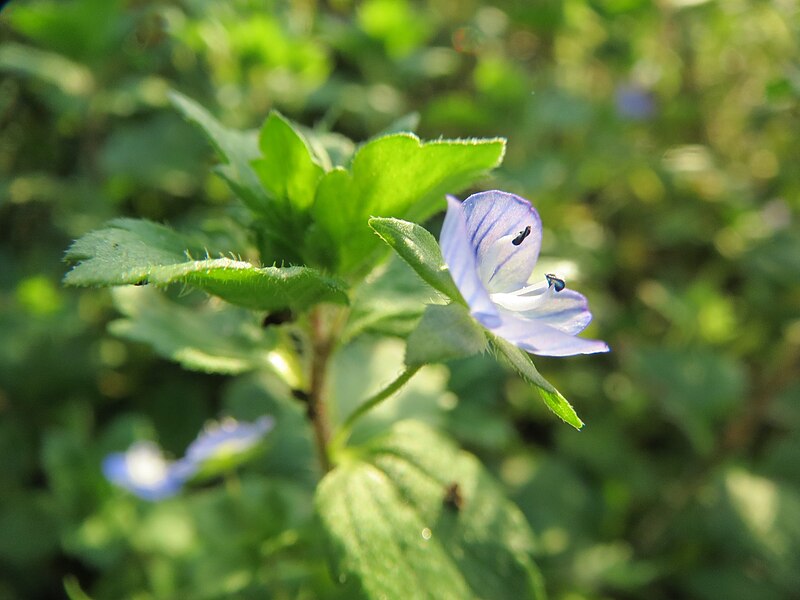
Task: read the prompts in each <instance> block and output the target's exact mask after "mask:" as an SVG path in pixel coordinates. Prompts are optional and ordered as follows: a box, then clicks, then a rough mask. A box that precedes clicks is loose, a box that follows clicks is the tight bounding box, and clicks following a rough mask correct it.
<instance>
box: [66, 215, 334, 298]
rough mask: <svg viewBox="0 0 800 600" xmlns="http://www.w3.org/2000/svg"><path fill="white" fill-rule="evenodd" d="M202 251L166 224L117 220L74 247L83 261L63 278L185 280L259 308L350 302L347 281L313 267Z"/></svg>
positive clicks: (99, 282)
mask: <svg viewBox="0 0 800 600" xmlns="http://www.w3.org/2000/svg"><path fill="white" fill-rule="evenodd" d="M202 252H203V250H201V249H199V248H198V247H197V246H196V245H193V244H192V243H191V242H190V241H189V240H187V239H186V238H184V237H183V236H181V235H180V234H178V233H177V232H175V231H173V230H172V229H169V228H168V227H165V226H163V225H158V224H156V223H151V222H149V221H138V220H134V219H119V220H116V221H112V222H111V223H109V225H108V227H106V228H105V229H100V230H97V231H93V232H91V233H88V234H87V235H85V236H83V237H82V238H80V239H79V240H77V241H76V242H75V243H74V244H73V245H72V246H71V247H70V249H69V250H68V251H67V260H70V261H79V263H78V265H77V266H75V267H74V268H73V269H72V271H70V272H69V273H67V275H66V277H65V278H64V281H65V282H66V283H67V284H69V285H76V286H90V285H95V286H108V285H124V284H144V283H152V284H156V285H166V284H170V283H183V284H187V285H191V286H194V287H197V288H199V289H202V290H204V291H206V292H208V293H209V294H213V295H215V296H219V297H220V298H222V299H224V300H227V301H228V302H231V303H233V304H238V305H240V306H244V307H247V308H252V309H256V310H270V311H271V310H279V309H282V308H292V309H295V310H302V309H304V308H307V307H308V306H311V305H313V304H316V303H318V302H337V303H347V294H346V292H345V288H344V287H343V285H342V284H341V283H340V282H338V281H336V280H334V279H331V278H328V277H325V276H323V275H322V274H321V273H319V272H317V271H315V270H314V269H310V268H307V267H286V268H278V267H256V266H254V265H251V264H250V263H248V262H245V261H241V260H233V259H230V258H206V259H204V260H194V259H193V258H192V256H193V255H197V254H200V253H202Z"/></svg>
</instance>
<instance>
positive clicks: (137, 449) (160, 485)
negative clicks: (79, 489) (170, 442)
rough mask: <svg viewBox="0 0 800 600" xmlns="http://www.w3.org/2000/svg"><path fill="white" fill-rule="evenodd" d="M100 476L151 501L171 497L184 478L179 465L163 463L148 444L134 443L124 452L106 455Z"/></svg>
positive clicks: (163, 459) (159, 452)
mask: <svg viewBox="0 0 800 600" xmlns="http://www.w3.org/2000/svg"><path fill="white" fill-rule="evenodd" d="M103 474H104V475H105V476H106V479H108V480H109V481H110V482H111V483H113V484H115V485H118V486H120V487H122V488H125V489H126V490H128V491H129V492H132V493H133V494H135V495H136V496H139V497H140V498H142V499H144V500H151V501H155V500H163V499H164V498H169V497H170V496H174V495H175V494H177V493H178V492H179V491H180V489H181V487H182V486H183V484H184V483H185V482H186V478H187V473H186V472H185V470H184V469H183V467H182V465H179V464H178V463H175V462H172V461H168V460H166V459H165V458H164V454H163V453H162V451H161V448H159V447H158V446H157V445H156V444H154V443H152V442H137V443H135V444H133V445H132V446H131V447H130V448H128V450H127V451H126V452H116V453H114V454H109V455H108V456H107V457H106V458H105V459H104V460H103Z"/></svg>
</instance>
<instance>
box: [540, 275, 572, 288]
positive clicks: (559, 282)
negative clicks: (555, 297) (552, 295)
mask: <svg viewBox="0 0 800 600" xmlns="http://www.w3.org/2000/svg"><path fill="white" fill-rule="evenodd" d="M544 278H545V279H547V285H552V286H553V287H554V288H555V289H556V291H557V292H560V291H561V290H563V289H564V288H565V287H567V284H566V283H564V280H563V279H559V278H558V277H556V276H555V275H553V274H547V275H545V276H544Z"/></svg>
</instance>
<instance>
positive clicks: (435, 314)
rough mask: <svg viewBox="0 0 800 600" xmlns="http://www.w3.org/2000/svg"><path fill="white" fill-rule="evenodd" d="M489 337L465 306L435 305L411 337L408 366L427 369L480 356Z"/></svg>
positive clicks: (429, 307) (427, 308)
mask: <svg viewBox="0 0 800 600" xmlns="http://www.w3.org/2000/svg"><path fill="white" fill-rule="evenodd" d="M485 348H486V334H485V333H484V330H483V327H481V326H480V325H479V324H478V323H477V322H476V321H475V319H473V318H472V317H471V316H470V314H469V311H468V310H467V309H466V308H465V307H464V306H462V305H461V304H455V303H450V304H447V305H441V304H431V305H429V306H428V307H426V309H425V312H424V313H423V315H422V319H421V320H420V322H419V324H418V325H417V328H416V329H415V330H414V331H412V332H411V335H409V336H408V346H407V349H406V364H407V365H408V366H416V365H424V364H430V363H436V362H442V361H446V360H453V359H456V358H466V357H467V356H472V355H473V354H478V353H479V352H482V351H483V350H484V349H485Z"/></svg>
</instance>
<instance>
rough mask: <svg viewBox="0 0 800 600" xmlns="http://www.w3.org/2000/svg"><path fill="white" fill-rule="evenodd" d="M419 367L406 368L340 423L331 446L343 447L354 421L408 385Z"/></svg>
mask: <svg viewBox="0 0 800 600" xmlns="http://www.w3.org/2000/svg"><path fill="white" fill-rule="evenodd" d="M421 367H422V365H417V366H414V367H408V368H407V369H406V370H405V371H403V372H402V373H400V375H399V376H398V377H397V379H395V380H394V381H393V382H392V383H390V384H389V385H388V386H386V387H385V388H383V389H382V390H381V391H379V392H378V393H377V394H375V395H374V396H372V397H371V398H369V399H367V400H365V401H364V402H363V403H362V404H361V405H360V406H359V407H358V408H357V409H355V410H354V411H353V412H352V413H350V416H349V417H347V419H345V421H344V423H342V426H341V427H340V428H339V431H338V432H337V433H336V437H335V438H334V440H333V445H334V446H335V447H337V448H339V447H341V446H343V445H344V443H345V442H346V441H347V438H348V437H350V431H351V430H352V429H353V425H355V423H356V421H358V420H359V419H360V418H361V417H363V416H364V415H365V414H366V413H368V412H369V411H370V410H372V409H373V408H375V407H376V406H378V405H379V404H380V403H381V402H383V401H384V400H386V399H387V398H389V397H390V396H393V395H394V394H395V393H396V392H397V391H398V390H400V388H401V387H403V386H404V385H405V384H406V383H408V380H409V379H411V378H412V377H413V376H414V375H415V374H416V372H417V371H419V370H420V368H421Z"/></svg>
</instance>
